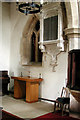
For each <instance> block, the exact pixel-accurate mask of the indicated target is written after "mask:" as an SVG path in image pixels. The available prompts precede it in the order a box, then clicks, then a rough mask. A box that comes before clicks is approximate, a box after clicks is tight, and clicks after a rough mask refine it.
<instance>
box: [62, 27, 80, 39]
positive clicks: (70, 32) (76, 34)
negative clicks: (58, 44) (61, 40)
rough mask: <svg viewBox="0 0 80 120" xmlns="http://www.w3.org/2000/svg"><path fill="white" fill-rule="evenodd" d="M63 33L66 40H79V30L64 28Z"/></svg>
mask: <svg viewBox="0 0 80 120" xmlns="http://www.w3.org/2000/svg"><path fill="white" fill-rule="evenodd" d="M64 31H65V35H67V36H68V38H76V37H78V38H80V28H66V29H65V30H64Z"/></svg>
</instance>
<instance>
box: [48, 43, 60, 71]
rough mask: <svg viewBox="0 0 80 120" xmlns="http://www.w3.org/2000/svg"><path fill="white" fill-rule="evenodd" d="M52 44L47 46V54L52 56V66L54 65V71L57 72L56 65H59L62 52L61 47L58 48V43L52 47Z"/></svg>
mask: <svg viewBox="0 0 80 120" xmlns="http://www.w3.org/2000/svg"><path fill="white" fill-rule="evenodd" d="M50 46H51V45H50ZM50 46H47V49H46V54H47V55H49V56H50V57H51V61H50V66H52V68H53V70H52V71H53V72H55V67H56V66H57V65H58V63H57V57H58V55H59V54H60V53H61V52H60V49H58V48H57V46H56V45H54V47H53V45H52V46H51V47H52V48H51V47H50Z"/></svg>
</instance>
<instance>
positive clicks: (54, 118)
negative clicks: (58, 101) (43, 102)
mask: <svg viewBox="0 0 80 120" xmlns="http://www.w3.org/2000/svg"><path fill="white" fill-rule="evenodd" d="M31 120H80V119H77V118H72V117H69V116H61V115H60V113H55V114H54V113H48V114H45V115H42V116H40V117H37V118H34V119H31Z"/></svg>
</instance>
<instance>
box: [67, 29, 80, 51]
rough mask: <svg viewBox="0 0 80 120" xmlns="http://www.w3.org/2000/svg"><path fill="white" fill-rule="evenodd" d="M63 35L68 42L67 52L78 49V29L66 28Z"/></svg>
mask: <svg viewBox="0 0 80 120" xmlns="http://www.w3.org/2000/svg"><path fill="white" fill-rule="evenodd" d="M65 35H67V37H68V40H69V51H70V50H72V49H80V28H66V29H65Z"/></svg>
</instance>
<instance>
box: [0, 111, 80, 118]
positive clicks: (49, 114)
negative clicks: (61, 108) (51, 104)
mask: <svg viewBox="0 0 80 120" xmlns="http://www.w3.org/2000/svg"><path fill="white" fill-rule="evenodd" d="M1 120H80V119H77V118H72V117H69V116H61V114H60V113H55V114H54V113H48V114H45V115H42V116H40V117H37V118H33V119H30V118H25V119H23V118H20V117H18V116H16V115H13V114H11V113H9V112H6V111H4V110H2V119H1Z"/></svg>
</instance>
